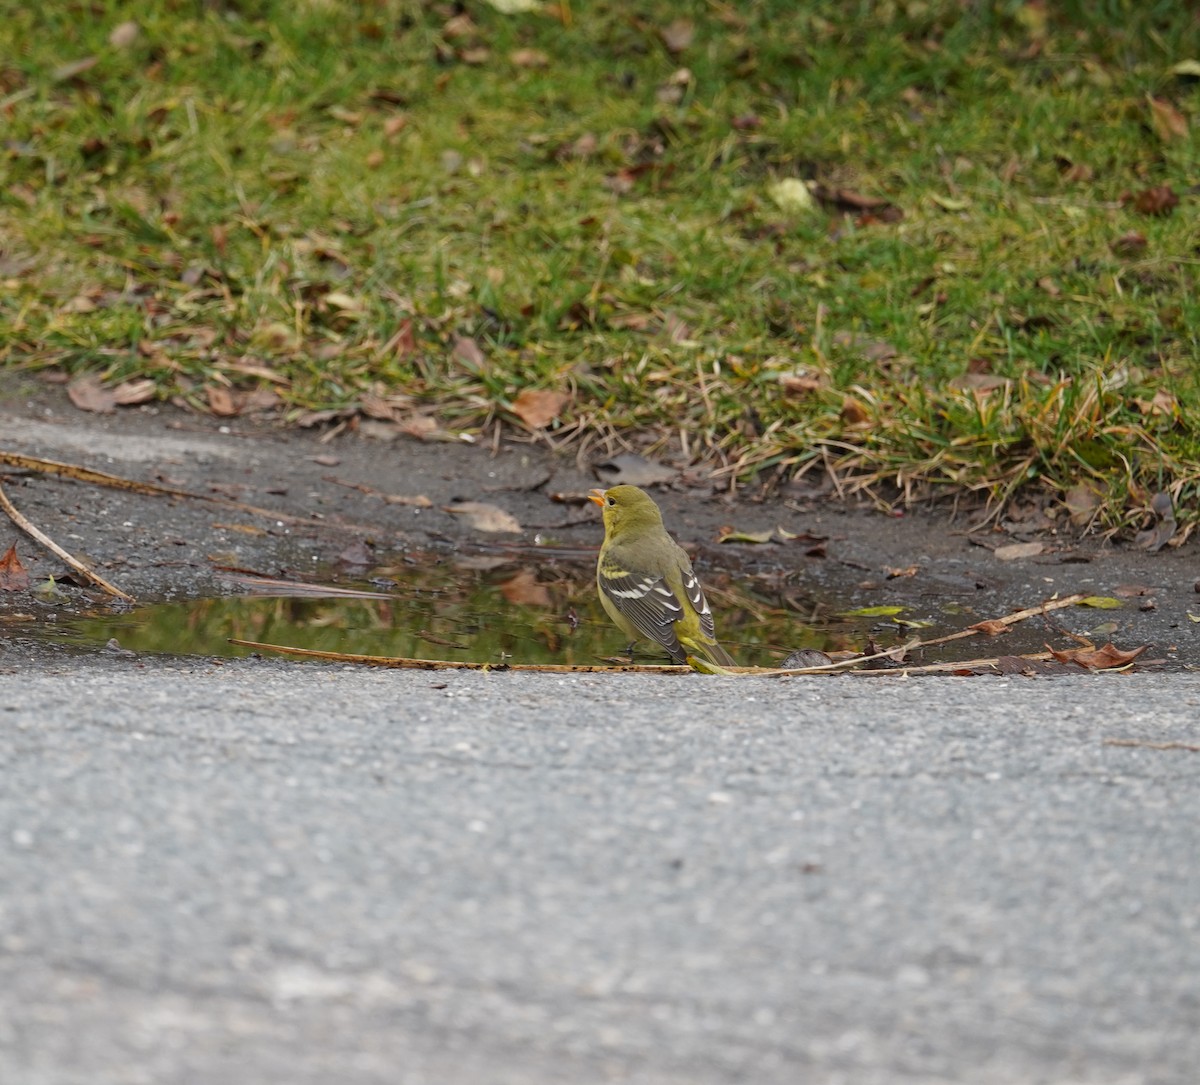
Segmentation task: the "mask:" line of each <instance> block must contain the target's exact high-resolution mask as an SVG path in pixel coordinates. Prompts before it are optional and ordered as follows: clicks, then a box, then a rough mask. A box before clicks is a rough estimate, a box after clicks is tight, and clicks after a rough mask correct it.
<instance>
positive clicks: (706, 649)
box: [680, 638, 737, 667]
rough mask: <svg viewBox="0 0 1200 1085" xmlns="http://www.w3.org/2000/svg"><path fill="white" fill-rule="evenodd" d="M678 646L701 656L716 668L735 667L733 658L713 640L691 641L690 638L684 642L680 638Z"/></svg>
mask: <svg viewBox="0 0 1200 1085" xmlns="http://www.w3.org/2000/svg"><path fill="white" fill-rule="evenodd" d="M680 644H682V645H683V647H684V648H685V649H686V650H687V651H688V652H690V653H691V654H693V655H698V656H703V657H704V658H705V659H707V660H708V661H709V663H715V664H716V665H717V666H718V667H736V666H737V662H736V661H735V660H734V658H733V656H731V655H730V654H729V653H728V652H727V651H725V649H724V648H722V647H721V646H720V645H719V644H718V643H717V642H716V641H715V640H707V641H705V640H692V639H691V638H689V639H687V640H684V639H683V638H680Z"/></svg>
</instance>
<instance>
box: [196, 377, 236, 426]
mask: <svg viewBox="0 0 1200 1085" xmlns="http://www.w3.org/2000/svg"><path fill="white" fill-rule="evenodd" d="M204 395H205V398H206V399H207V400H208V409H209V410H210V411H212V413H213V414H215V415H217V416H218V417H220V418H232V417H234V416H235V415H237V414H239V413H240V412H239V410H238V406H237V402H236V401H235V400H234V396H233V392H232V391H231V390H230V389H228V388H225V387H222V386H221V385H219V384H210V385H209V386H208V387H207V388H205V389H204Z"/></svg>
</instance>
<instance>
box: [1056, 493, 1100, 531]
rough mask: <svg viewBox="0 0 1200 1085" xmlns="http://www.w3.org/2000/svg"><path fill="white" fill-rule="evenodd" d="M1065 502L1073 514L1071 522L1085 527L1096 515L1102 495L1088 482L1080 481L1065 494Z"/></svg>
mask: <svg viewBox="0 0 1200 1085" xmlns="http://www.w3.org/2000/svg"><path fill="white" fill-rule="evenodd" d="M1063 504H1064V505H1066V506H1067V511H1068V512H1069V513H1070V514H1071V523H1073V524H1074V525H1075V526H1076V527H1083V526H1084V525H1085V524H1087V523H1090V522H1091V520H1092V517H1094V516H1095V515H1096V510H1097V509H1098V508H1099V507H1100V495H1099V494H1098V493H1097V492H1096V491H1095V490H1093V489H1092V488H1091V487H1090V486H1089V485H1088V484H1087V483H1086V482H1080V483H1078V484H1077V485H1075V486H1072V487H1071V488H1070V489H1069V490H1068V491H1067V492H1066V494H1064V495H1063Z"/></svg>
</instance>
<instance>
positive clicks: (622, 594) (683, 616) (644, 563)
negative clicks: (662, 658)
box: [588, 486, 735, 667]
mask: <svg viewBox="0 0 1200 1085" xmlns="http://www.w3.org/2000/svg"><path fill="white" fill-rule="evenodd" d="M588 500H590V501H594V502H595V503H596V504H597V505H599V506H600V509H601V511H602V512H603V515H604V544H603V545H602V546H601V547H600V558H599V560H598V561H597V562H596V586H597V588H598V589H599V591H600V602H601V603H603V604H604V609H605V610H606V611H607V612H608V616H609V617H610V618H611V619H612V620H613V621H614V622H616V624H617V627H618V628H619V629H620V630H621V631H622V632H623V633H624V634H625V635H626V636H627V637H629V639H630V646H631V647H632V642H633V641H636V640H638V639H645V640H651V641H654V642H655V643H656V644H661V645H662V646H663V647H664V648H665V649H666V650H667V651H668V652H670V654H671V659H673V660H674V661H675V662H676V663H686V662H687V657H688V656H689V655H694V656H702V657H703V658H704V659H707V660H708V661H709V662H710V663H716V664H718V665H720V666H724V667H732V666H735V664H734V662H733V659H732V658H731V657H730V655H729V653H728V652H727V651H725V649H724V648H722V647H721V646H720V645H719V644H718V643H717V637H716V631H715V629H714V626H713V616H712V611H711V610H710V609H709V607H708V601H707V600H706V599H705V598H704V589H703V588H701V587H700V581H699V580H698V579H697V578H696V574H695V573H694V572H693V571H692V563H691V562H690V561H689V560H688V556H687V554H686V553H685V552H684V549H683V547H682V546H680V545H679V544H678V543H677V542H676V541H675V540H674V539H672V538H671V536H670V535H668V534H667V529H666V528H665V527H663V519H662V513H661V512H660V511H659V508H658V506H657V505H656V504H655V503H654V501H653V500H652V499H651V497H650V495H649V494H647V493H646V492H645V491H644V490H639V489H638V488H637V487H636V486H613V487H611V488H610V489H607V490H593V491H592V492H591V493H590V494H589V495H588Z"/></svg>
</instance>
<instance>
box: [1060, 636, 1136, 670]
mask: <svg viewBox="0 0 1200 1085" xmlns="http://www.w3.org/2000/svg"><path fill="white" fill-rule="evenodd" d="M1148 647H1149V645H1148V644H1143V645H1142V646H1141V647H1140V648H1135V649H1134V650H1133V651H1132V652H1122V651H1121V650H1120V649H1119V648H1115V647H1114V646H1113V645H1112V643H1111V642H1110V643H1108V644H1106V645H1105V646H1104V647H1103V648H1092V647H1088V648H1067V649H1065V650H1064V651H1061V652H1059V651H1056V650H1055V649H1053V648H1051V647H1050V645H1048V644H1047V645H1046V650H1047V651H1048V652H1049V653H1050V654H1051V655H1052V656H1054V658H1055V659H1057V660H1058V661H1059V662H1060V663H1078V664H1079V666H1081V667H1086V668H1087V669H1088V670H1089V671H1104V670H1111V669H1112V668H1113V667H1127V666H1128V665H1129V664H1130V663H1132V662H1133V661H1134V660H1135V659H1137V657H1138V656H1140V655H1141V654H1142V653H1143V652H1144V651H1145V650H1146V649H1147V648H1148Z"/></svg>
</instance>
